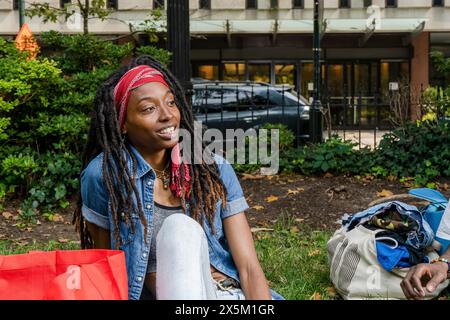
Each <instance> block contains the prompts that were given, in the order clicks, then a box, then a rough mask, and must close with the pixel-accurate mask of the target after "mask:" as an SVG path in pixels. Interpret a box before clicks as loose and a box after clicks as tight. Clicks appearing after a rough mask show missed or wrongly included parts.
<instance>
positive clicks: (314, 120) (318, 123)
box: [310, 0, 323, 143]
mask: <svg viewBox="0 0 450 320" xmlns="http://www.w3.org/2000/svg"><path fill="white" fill-rule="evenodd" d="M320 1H323V0H314V48H313V51H314V100H313V104H312V106H311V111H310V114H311V117H310V118H311V120H310V121H311V126H310V127H311V142H313V143H316V142H322V112H321V109H322V103H321V101H320V88H321V79H320V52H321V49H320V27H321V23H320V21H319V15H320V7H321V5H320Z"/></svg>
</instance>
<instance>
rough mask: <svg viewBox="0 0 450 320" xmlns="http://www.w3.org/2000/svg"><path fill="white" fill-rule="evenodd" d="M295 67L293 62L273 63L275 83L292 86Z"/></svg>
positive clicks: (294, 77)
mask: <svg viewBox="0 0 450 320" xmlns="http://www.w3.org/2000/svg"><path fill="white" fill-rule="evenodd" d="M296 75H297V68H296V67H295V65H294V64H275V84H289V85H292V86H294V85H295V79H296Z"/></svg>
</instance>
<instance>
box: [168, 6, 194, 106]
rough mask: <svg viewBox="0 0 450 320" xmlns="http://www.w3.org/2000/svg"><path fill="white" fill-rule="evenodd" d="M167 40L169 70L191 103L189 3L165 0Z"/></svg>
mask: <svg viewBox="0 0 450 320" xmlns="http://www.w3.org/2000/svg"><path fill="white" fill-rule="evenodd" d="M167 40H168V46H167V47H168V48H167V49H168V50H169V51H170V52H171V53H172V63H171V65H170V70H171V71H172V73H173V74H174V75H175V76H176V77H177V78H178V80H179V81H180V83H181V85H182V86H183V88H184V90H185V91H186V95H187V99H188V101H189V102H191V101H190V98H191V95H192V83H191V55H190V51H191V45H190V31H189V1H179V0H167Z"/></svg>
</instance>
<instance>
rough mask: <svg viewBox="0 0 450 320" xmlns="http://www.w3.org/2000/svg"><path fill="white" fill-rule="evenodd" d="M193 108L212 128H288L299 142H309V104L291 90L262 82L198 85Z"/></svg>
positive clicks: (222, 82)
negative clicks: (265, 125)
mask: <svg viewBox="0 0 450 320" xmlns="http://www.w3.org/2000/svg"><path fill="white" fill-rule="evenodd" d="M193 89H194V94H193V97H192V107H193V110H194V113H195V115H196V118H197V120H199V121H202V122H203V124H204V125H206V126H207V127H208V128H215V129H219V130H221V131H222V132H223V134H225V130H226V129H243V130H247V129H250V128H254V129H259V128H261V127H262V126H263V125H264V124H265V123H273V124H278V123H281V124H284V125H286V126H287V127H288V128H289V129H290V130H292V131H293V132H294V134H295V135H296V137H297V139H300V140H306V139H308V138H309V108H310V107H309V105H308V102H307V100H306V99H305V98H304V97H302V96H300V95H296V94H294V93H292V92H291V91H290V90H288V89H289V88H281V89H280V87H274V86H271V85H269V84H267V83H261V82H226V81H194V82H193Z"/></svg>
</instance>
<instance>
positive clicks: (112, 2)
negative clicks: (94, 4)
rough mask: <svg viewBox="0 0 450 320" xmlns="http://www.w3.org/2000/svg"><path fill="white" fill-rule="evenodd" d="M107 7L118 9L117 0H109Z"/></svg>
mask: <svg viewBox="0 0 450 320" xmlns="http://www.w3.org/2000/svg"><path fill="white" fill-rule="evenodd" d="M106 7H107V8H108V9H113V10H117V0H107V1H106Z"/></svg>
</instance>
